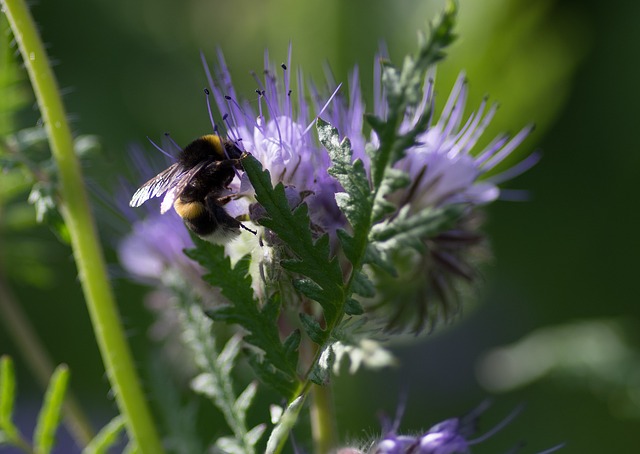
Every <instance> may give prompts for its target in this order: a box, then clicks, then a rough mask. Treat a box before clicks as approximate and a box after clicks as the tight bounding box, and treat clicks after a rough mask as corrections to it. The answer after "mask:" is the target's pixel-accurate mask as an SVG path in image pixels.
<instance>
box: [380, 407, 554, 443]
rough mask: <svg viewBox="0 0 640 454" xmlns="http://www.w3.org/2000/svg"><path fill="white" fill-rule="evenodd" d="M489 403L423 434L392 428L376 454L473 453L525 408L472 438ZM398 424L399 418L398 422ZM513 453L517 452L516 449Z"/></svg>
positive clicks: (445, 421)
mask: <svg viewBox="0 0 640 454" xmlns="http://www.w3.org/2000/svg"><path fill="white" fill-rule="evenodd" d="M488 406H489V403H488V402H484V403H483V404H481V405H480V406H479V407H478V408H476V409H475V410H473V411H472V412H470V413H469V414H467V415H466V416H464V417H462V418H450V419H446V420H444V421H442V422H440V423H438V424H436V425H435V426H433V427H431V428H430V429H429V430H428V431H427V432H425V433H423V434H419V435H412V436H409V435H397V434H396V433H395V431H396V428H391V429H389V430H388V433H387V435H385V437H384V438H383V439H382V440H381V441H380V442H378V443H377V444H376V445H375V446H374V448H373V450H372V451H371V453H372V454H469V453H471V447H472V446H474V445H476V444H479V443H481V442H483V441H485V440H486V439H487V438H489V437H491V436H493V435H495V434H496V433H497V432H499V431H500V430H502V429H503V428H504V427H505V426H506V425H507V424H509V423H510V422H511V421H513V419H514V418H515V417H516V416H517V415H518V413H519V412H520V410H521V408H520V407H518V408H516V409H515V410H514V411H513V412H511V414H509V415H508V416H507V417H506V418H504V419H503V420H502V421H501V422H500V423H498V424H497V425H496V426H495V427H493V428H492V429H491V430H489V431H488V432H487V433H485V434H483V435H481V436H479V437H477V438H471V436H472V435H473V433H474V432H475V431H476V426H477V423H478V418H479V416H480V414H481V413H483V412H484V411H485V410H486V409H487V408H488ZM396 424H397V421H396ZM563 446H564V445H563V444H560V445H557V446H554V447H552V448H550V449H547V450H545V451H543V452H542V453H539V454H543V453H544V454H550V453H552V452H555V451H557V450H558V449H560V448H562V447H563ZM510 452H511V453H513V452H515V451H513V450H511V451H510Z"/></svg>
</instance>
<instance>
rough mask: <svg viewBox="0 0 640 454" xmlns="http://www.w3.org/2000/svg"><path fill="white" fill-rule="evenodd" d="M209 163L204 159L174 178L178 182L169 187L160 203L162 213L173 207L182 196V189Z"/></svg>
mask: <svg viewBox="0 0 640 454" xmlns="http://www.w3.org/2000/svg"><path fill="white" fill-rule="evenodd" d="M207 163H208V162H207V161H202V162H200V163H198V164H197V165H195V166H193V167H192V168H191V169H189V170H188V171H186V172H183V173H180V174H179V175H178V176H177V177H175V178H174V181H175V182H176V183H175V184H174V185H173V186H172V187H170V188H169V190H168V191H167V195H165V196H164V199H162V204H161V205H160V213H161V214H164V213H166V212H167V211H169V210H170V209H171V207H172V206H173V202H175V201H176V199H177V198H178V197H180V194H182V191H184V189H185V188H186V187H187V185H188V184H189V183H190V182H191V180H193V178H194V177H195V176H196V174H197V173H198V172H199V171H200V170H202V169H203V168H204V167H205V166H206V165H207ZM158 195H160V194H158Z"/></svg>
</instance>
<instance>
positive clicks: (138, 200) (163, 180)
mask: <svg viewBox="0 0 640 454" xmlns="http://www.w3.org/2000/svg"><path fill="white" fill-rule="evenodd" d="M180 174H181V171H180V166H179V165H178V163H175V164H173V165H171V166H170V167H168V168H167V169H165V170H163V171H162V172H160V173H159V174H158V175H156V176H155V177H153V178H152V179H150V180H149V181H147V182H146V183H145V184H143V185H142V186H140V188H138V190H137V191H136V192H135V194H133V197H131V201H130V202H129V206H131V207H139V206H140V205H142V204H143V203H144V202H146V201H147V200H149V199H152V198H154V197H160V196H161V195H162V194H164V193H165V192H166V191H167V190H168V189H170V188H171V187H172V186H175V185H176V184H177V183H178V182H179V181H180Z"/></svg>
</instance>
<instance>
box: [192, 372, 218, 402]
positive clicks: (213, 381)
mask: <svg viewBox="0 0 640 454" xmlns="http://www.w3.org/2000/svg"><path fill="white" fill-rule="evenodd" d="M191 389H193V390H194V391H195V392H197V393H199V394H202V395H204V396H207V397H213V398H214V397H216V396H218V395H219V394H220V392H219V389H220V384H219V383H218V380H217V378H216V377H215V375H213V374H212V373H210V372H203V373H201V374H198V375H196V376H195V377H194V378H193V379H192V380H191Z"/></svg>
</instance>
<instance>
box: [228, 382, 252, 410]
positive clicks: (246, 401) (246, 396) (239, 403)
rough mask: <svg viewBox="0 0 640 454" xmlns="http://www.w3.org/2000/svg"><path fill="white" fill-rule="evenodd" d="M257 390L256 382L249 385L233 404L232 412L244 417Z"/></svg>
mask: <svg viewBox="0 0 640 454" xmlns="http://www.w3.org/2000/svg"><path fill="white" fill-rule="evenodd" d="M257 390H258V384H257V383H256V382H254V381H253V382H251V383H249V386H247V387H246V388H245V389H244V391H242V393H241V394H240V395H239V396H238V398H237V399H236V402H235V404H234V405H233V408H234V410H235V411H236V413H238V414H239V415H243V416H244V415H246V414H247V410H248V409H249V406H250V405H251V402H252V401H253V398H254V397H255V396H256V391H257Z"/></svg>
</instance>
